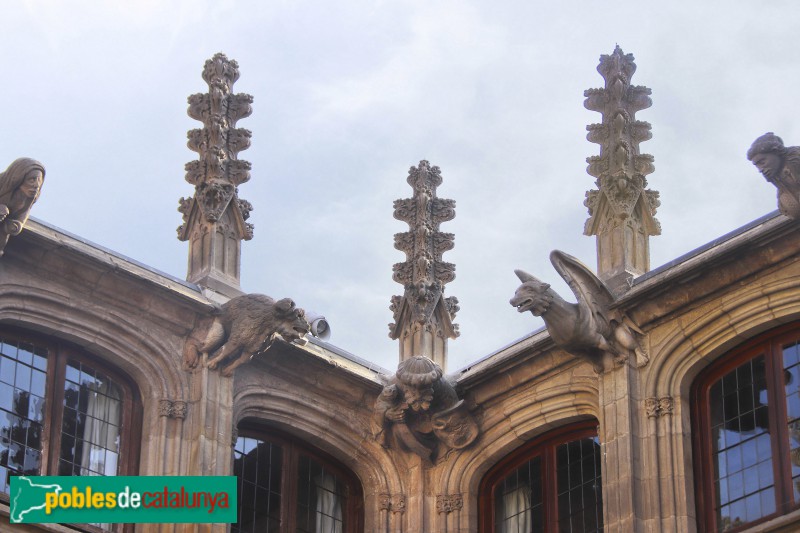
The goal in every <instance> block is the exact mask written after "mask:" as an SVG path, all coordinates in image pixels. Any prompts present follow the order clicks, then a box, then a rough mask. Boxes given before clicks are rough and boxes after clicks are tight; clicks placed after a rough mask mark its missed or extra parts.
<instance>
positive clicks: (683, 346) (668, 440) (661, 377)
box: [642, 277, 800, 529]
mask: <svg viewBox="0 0 800 533" xmlns="http://www.w3.org/2000/svg"><path fill="white" fill-rule="evenodd" d="M798 288H800V278H798V277H794V278H792V277H788V278H783V279H775V280H772V281H766V282H763V283H754V284H752V285H750V286H748V287H746V288H738V287H737V289H738V290H737V291H736V292H735V293H731V294H727V295H723V296H721V297H720V298H719V299H718V300H717V301H716V302H711V303H706V304H705V305H704V306H703V307H701V308H698V309H693V310H689V311H688V312H686V313H685V314H683V315H681V316H677V317H675V318H674V319H673V320H672V321H671V322H670V323H669V325H667V326H665V327H668V328H670V330H669V332H668V333H667V334H666V335H665V336H663V337H662V340H660V341H659V345H660V347H659V348H658V349H657V350H653V353H651V363H650V365H649V368H648V367H645V372H646V373H645V375H644V376H643V381H642V384H643V386H642V401H644V399H645V398H654V399H662V398H667V400H668V401H669V402H670V405H671V406H672V411H671V412H670V413H669V416H651V417H649V418H647V419H646V420H647V422H646V424H647V426H646V427H648V430H647V436H646V437H645V439H643V443H642V444H643V449H642V451H643V454H644V458H643V460H644V461H645V462H647V463H649V464H650V465H651V468H652V471H654V472H655V479H658V480H659V482H658V483H656V484H650V485H649V486H648V487H647V489H646V490H647V491H648V493H649V499H650V500H651V501H652V502H654V504H653V505H652V506H651V507H652V509H654V510H655V514H653V515H652V516H650V517H649V518H650V519H652V520H657V521H659V523H661V524H662V525H663V526H664V527H670V528H671V527H674V528H676V529H682V528H688V527H692V525H693V524H694V523H695V476H694V462H695V461H694V457H693V448H692V434H691V430H690V428H691V405H690V395H691V387H692V384H693V383H694V381H695V379H696V377H697V375H698V374H699V373H700V372H701V371H702V370H703V369H704V368H705V367H707V366H708V365H709V364H711V363H712V362H713V361H714V360H716V359H718V358H719V357H720V356H722V355H724V354H725V353H727V352H729V351H730V350H732V349H733V348H735V347H736V346H739V345H740V344H742V343H744V342H746V341H747V340H748V339H751V338H753V337H755V336H757V335H758V334H760V333H763V332H764V331H767V330H770V329H773V328H775V327H777V326H779V325H781V324H785V323H788V322H792V321H794V320H797V319H799V318H800V299H798V297H797V294H798ZM642 411H644V406H642ZM642 416H643V420H645V419H644V413H643V415H642ZM663 520H667V521H668V522H662V521H663Z"/></svg>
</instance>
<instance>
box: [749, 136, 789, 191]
mask: <svg viewBox="0 0 800 533" xmlns="http://www.w3.org/2000/svg"><path fill="white" fill-rule="evenodd" d="M785 156H786V147H785V146H784V145H783V140H782V139H781V138H780V137H778V136H777V135H775V134H774V133H772V132H769V133H765V134H764V135H762V136H761V137H759V138H758V139H756V140H755V141H753V144H752V145H751V146H750V149H749V150H748V151H747V159H748V160H749V161H752V162H753V164H754V165H755V166H756V168H758V170H759V172H761V174H762V175H763V176H764V177H765V178H766V179H767V181H775V180H776V179H777V178H778V176H779V175H780V172H781V169H782V168H783V162H784V158H785Z"/></svg>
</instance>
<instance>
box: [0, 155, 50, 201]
mask: <svg viewBox="0 0 800 533" xmlns="http://www.w3.org/2000/svg"><path fill="white" fill-rule="evenodd" d="M43 183H44V165H42V164H41V163H39V162H38V161H36V160H35V159H30V158H28V157H20V158H19V159H17V160H16V161H14V162H13V163H11V164H10V165H9V166H8V168H7V169H6V171H5V172H3V173H1V174H0V203H3V204H5V205H8V204H9V202H10V201H11V197H12V195H13V196H16V197H24V198H26V199H28V200H27V201H20V202H19V203H24V204H26V205H27V206H28V207H30V205H31V204H32V203H33V202H35V201H36V200H37V199H38V198H39V193H40V192H41V190H42V184H43ZM15 193H16V194H15ZM9 208H10V206H9ZM12 213H13V211H12Z"/></svg>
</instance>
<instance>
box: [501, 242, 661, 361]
mask: <svg viewBox="0 0 800 533" xmlns="http://www.w3.org/2000/svg"><path fill="white" fill-rule="evenodd" d="M550 262H551V263H553V266H554V267H555V269H556V271H557V272H558V273H559V274H560V275H561V277H562V278H564V281H566V282H567V284H568V285H569V287H570V289H572V292H573V293H574V294H575V298H577V300H578V303H577V304H573V303H569V302H566V301H565V300H564V299H563V298H561V296H559V295H558V294H557V293H556V292H555V291H554V290H553V289H551V288H550V285H549V284H548V283H544V282H542V281H539V280H538V279H537V278H535V277H534V276H532V275H530V274H528V273H526V272H523V271H522V270H516V271H515V272H516V274H517V277H519V279H520V281H522V285H520V286H519V288H518V289H517V290H516V292H515V293H514V297H513V298H511V300H510V302H509V303H510V304H511V305H512V306H514V307H516V308H517V311H519V312H520V313H524V312H525V311H530V312H531V313H533V315H534V316H541V317H542V319H544V323H545V325H546V326H547V331H548V332H549V333H550V338H552V339H553V342H554V343H555V344H556V346H558V347H559V348H561V349H563V350H564V351H566V352H568V353H570V354H572V355H575V356H577V357H581V358H584V359H586V360H588V361H590V362H591V363H592V364H593V365H594V367H595V369H596V370H597V371H598V372H600V371H603V370H607V369H608V368H609V367H610V361H609V359H612V360H613V361H614V362H616V363H624V362H628V363H629V364H631V365H632V366H635V367H641V366H644V365H645V364H647V361H648V358H647V355H646V354H645V353H644V350H643V349H642V347H641V344H640V343H639V336H641V335H644V333H643V332H642V330H641V329H639V327H638V326H637V325H636V324H634V322H633V321H632V320H631V319H630V318H628V317H627V316H626V315H625V313H623V312H622V311H620V310H619V309H612V307H611V305H612V304H613V303H614V296H613V295H612V294H611V292H610V291H609V290H608V288H607V287H606V286H605V284H604V283H603V282H602V281H601V280H600V279H599V278H598V277H597V276H595V275H594V273H592V272H591V271H590V270H589V269H588V268H586V266H584V265H583V263H581V262H580V261H578V260H577V259H575V258H574V257H572V256H571V255H568V254H565V253H564V252H560V251H558V250H555V251H553V252H552V253H551V254H550Z"/></svg>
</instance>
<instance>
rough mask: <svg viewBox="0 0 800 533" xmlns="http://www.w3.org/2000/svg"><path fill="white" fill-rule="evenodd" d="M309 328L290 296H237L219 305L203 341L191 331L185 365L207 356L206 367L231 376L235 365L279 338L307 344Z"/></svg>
mask: <svg viewBox="0 0 800 533" xmlns="http://www.w3.org/2000/svg"><path fill="white" fill-rule="evenodd" d="M310 328H311V326H309V324H308V321H307V320H306V316H305V311H304V310H303V309H300V308H298V307H297V306H296V305H295V303H294V302H293V301H292V300H291V299H289V298H284V299H282V300H278V301H275V300H273V299H272V298H270V297H269V296H265V295H263V294H245V295H243V296H238V297H236V298H233V299H231V300H230V301H228V302H226V303H224V304H223V305H222V306H221V307H220V309H219V312H218V314H217V316H216V317H215V318H214V322H213V323H212V324H211V327H210V328H209V329H208V332H207V333H206V335H205V337H204V340H202V341H198V338H199V332H197V331H196V332H193V334H192V338H190V339H189V340H188V341H187V342H186V346H185V348H184V357H183V362H184V366H185V367H186V368H187V369H191V368H195V367H196V366H197V365H198V363H199V362H200V358H201V356H202V355H206V356H207V357H208V362H207V367H208V368H210V369H212V370H213V369H215V368H216V367H217V366H219V365H222V367H221V374H222V375H223V376H232V375H233V371H234V370H235V369H236V368H237V367H239V366H241V365H242V364H244V363H246V362H248V361H249V360H250V359H251V358H252V357H253V356H254V355H256V354H259V353H262V352H264V351H266V350H267V349H268V348H269V347H270V346H271V345H272V343H273V342H274V341H275V339H276V338H278V337H280V338H282V339H283V340H284V341H286V342H289V343H291V342H294V343H297V344H300V345H304V344H306V342H308V341H307V340H306V338H305V337H306V335H307V334H308V332H309V330H310ZM196 335H197V336H196Z"/></svg>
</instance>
